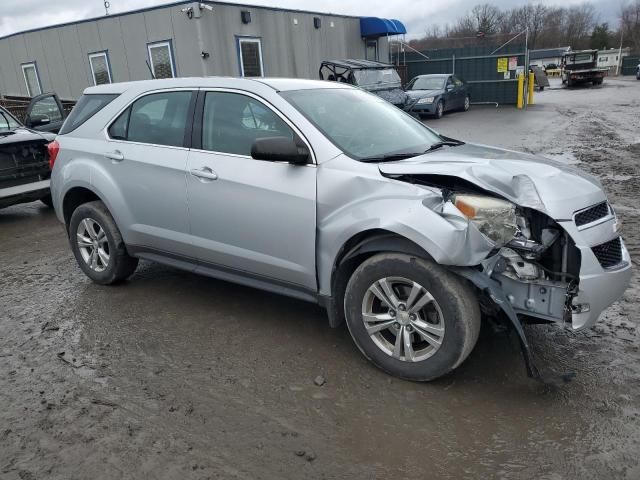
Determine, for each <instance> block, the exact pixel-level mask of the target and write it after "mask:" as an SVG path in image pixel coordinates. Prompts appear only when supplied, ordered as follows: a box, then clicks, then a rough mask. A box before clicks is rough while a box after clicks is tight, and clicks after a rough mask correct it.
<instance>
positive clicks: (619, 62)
mask: <svg viewBox="0 0 640 480" xmlns="http://www.w3.org/2000/svg"><path fill="white" fill-rule="evenodd" d="M620 23H621V24H622V22H620ZM620 27H621V28H620V48H618V61H617V62H616V77H617V76H618V75H619V74H620V64H621V63H622V37H623V36H624V28H622V25H620Z"/></svg>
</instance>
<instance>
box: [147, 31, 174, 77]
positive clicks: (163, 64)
mask: <svg viewBox="0 0 640 480" xmlns="http://www.w3.org/2000/svg"><path fill="white" fill-rule="evenodd" d="M147 48H148V49H149V64H150V65H151V71H152V72H153V77H154V78H173V77H175V76H176V69H175V65H174V63H173V53H172V52H171V41H170V40H168V41H166V42H158V43H150V44H149V45H148V46H147Z"/></svg>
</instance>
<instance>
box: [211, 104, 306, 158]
mask: <svg viewBox="0 0 640 480" xmlns="http://www.w3.org/2000/svg"><path fill="white" fill-rule="evenodd" d="M265 137H287V138H291V139H294V138H295V137H294V133H293V131H292V130H291V128H290V127H289V126H288V125H287V124H286V123H285V122H284V121H283V120H282V119H281V118H280V117H279V116H278V115H276V114H275V113H274V112H273V111H272V110H271V109H269V108H267V107H266V106H265V105H264V104H262V103H260V102H258V101H257V100H254V99H253V98H251V97H247V96H246V95H241V94H237V93H226V92H208V93H207V96H206V97H205V102H204V115H203V119H202V148H203V149H204V150H210V151H214V152H222V153H233V154H236V155H246V156H250V155H251V147H252V146H253V143H254V142H255V141H256V139H258V138H265Z"/></svg>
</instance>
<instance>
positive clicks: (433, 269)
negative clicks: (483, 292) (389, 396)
mask: <svg viewBox="0 0 640 480" xmlns="http://www.w3.org/2000/svg"><path fill="white" fill-rule="evenodd" d="M385 277H403V278H406V279H408V280H411V281H413V282H417V283H419V284H420V285H422V286H423V287H425V288H426V289H427V290H428V292H429V293H431V295H432V296H433V298H434V299H435V301H436V302H437V305H438V306H439V308H440V311H441V312H442V318H441V321H442V322H444V335H443V337H442V343H441V345H440V347H439V348H438V349H437V350H436V351H435V353H433V354H432V356H430V357H428V358H426V359H424V360H421V361H416V362H408V361H405V360H402V359H398V358H394V357H393V356H392V355H390V354H389V353H387V352H385V351H383V350H382V348H380V347H379V346H378V345H377V344H376V343H375V342H374V340H373V339H372V337H371V336H370V335H369V333H368V332H367V330H366V326H365V323H364V320H363V315H362V311H363V308H364V302H365V295H367V291H368V289H369V287H370V286H372V285H373V284H375V282H377V281H378V280H380V279H382V278H385ZM344 306H345V316H346V321H347V326H348V328H349V332H350V333H351V336H352V338H353V340H354V341H355V343H356V345H357V346H358V348H359V349H360V351H361V352H362V353H363V354H364V356H365V357H367V359H369V360H370V361H371V362H372V363H373V364H375V365H376V366H377V367H379V368H380V369H382V370H384V371H385V372H387V373H389V374H391V375H394V376H396V377H400V378H403V379H406V380H413V381H430V380H434V379H436V378H438V377H441V376H442V375H445V374H447V373H449V372H451V371H452V370H454V369H455V368H457V367H458V366H459V365H460V364H461V363H462V362H463V361H464V360H465V359H466V358H467V356H468V355H469V354H470V353H471V351H472V350H473V347H474V346H475V344H476V341H477V340H478V335H479V332H480V307H479V304H478V300H477V297H476V294H475V292H474V290H473V288H472V287H471V286H470V285H469V284H468V283H466V281H464V280H462V279H460V278H459V277H457V276H456V275H454V274H452V273H451V272H449V271H447V270H446V269H444V268H443V267H441V266H440V265H438V264H436V263H434V262H432V261H429V260H425V259H422V258H418V257H415V256H410V255H405V254H398V253H384V254H378V255H375V256H373V257H370V258H369V259H367V260H366V261H365V262H363V263H362V264H361V265H360V266H359V267H358V268H357V269H356V270H355V272H354V273H353V275H352V276H351V279H350V280H349V283H348V285H347V289H346V293H345V302H344ZM398 318H399V317H398ZM396 327H397V325H394V327H393V328H396ZM389 328H391V327H389ZM416 338H417V337H416Z"/></svg>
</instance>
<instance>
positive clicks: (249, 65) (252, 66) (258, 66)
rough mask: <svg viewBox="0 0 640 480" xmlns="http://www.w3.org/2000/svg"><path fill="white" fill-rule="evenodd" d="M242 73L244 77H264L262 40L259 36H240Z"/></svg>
mask: <svg viewBox="0 0 640 480" xmlns="http://www.w3.org/2000/svg"><path fill="white" fill-rule="evenodd" d="M238 55H239V57H240V75H241V76H243V77H263V76H264V65H263V64H262V42H261V41H260V39H259V38H238Z"/></svg>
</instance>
